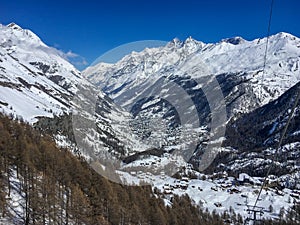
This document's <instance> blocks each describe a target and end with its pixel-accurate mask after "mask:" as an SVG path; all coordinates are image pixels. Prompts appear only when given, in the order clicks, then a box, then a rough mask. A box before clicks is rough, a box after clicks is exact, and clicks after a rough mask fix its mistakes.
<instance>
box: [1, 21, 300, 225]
mask: <svg viewBox="0 0 300 225" xmlns="http://www.w3.org/2000/svg"><path fill="white" fill-rule="evenodd" d="M266 56H267V57H266ZM299 92H300V39H299V38H298V37H295V36H293V35H291V34H288V33H278V34H275V35H273V36H270V37H265V38H259V39H255V40H252V41H248V40H244V39H243V38H242V37H233V38H228V39H224V40H221V41H220V42H218V43H203V42H201V41H197V40H194V39H193V38H191V37H189V38H187V39H186V40H185V41H180V40H178V39H174V40H172V41H170V42H169V43H167V44H166V45H165V46H161V47H156V48H146V49H144V50H143V51H141V52H132V53H130V54H128V55H126V56H124V57H123V58H122V59H121V60H120V61H118V62H116V63H114V64H108V63H103V62H99V63H98V64H96V65H94V66H90V67H88V68H87V69H85V70H84V71H82V72H80V71H78V70H77V69H76V68H75V67H74V66H73V65H72V64H70V63H69V62H68V60H67V59H66V55H65V54H64V53H63V52H61V51H59V50H57V49H55V48H52V47H49V46H47V45H46V44H44V43H43V42H42V41H41V40H40V38H39V37H38V36H37V35H35V34H34V33H33V32H31V31H30V30H27V29H23V28H21V27H20V26H18V25H17V24H14V23H11V24H9V25H0V113H1V118H2V117H5V118H6V117H9V118H10V120H11V121H18V122H17V124H26V125H24V126H28V127H27V128H26V129H27V130H28V129H29V130H30V129H32V130H33V131H32V132H38V133H39V134H40V135H41V137H50V138H51V139H53V141H55V145H56V148H58V151H63V149H67V152H69V153H70V152H71V153H72V154H70V155H72V156H67V157H74V158H75V160H80V161H83V162H84V163H87V164H88V166H86V167H88V168H89V169H90V168H93V170H92V171H93V172H95V171H96V172H98V173H96V174H98V176H100V175H101V177H102V179H103V180H105V182H106V183H107V182H108V181H107V180H106V179H105V178H108V179H110V180H111V181H113V182H117V183H122V185H120V184H114V183H113V182H111V181H109V182H111V183H112V184H110V183H109V185H111V186H112V187H113V188H111V189H114V190H115V189H116V187H117V188H120V189H121V188H123V189H122V191H123V192H122V191H120V193H127V192H128V193H129V192H130V193H132V191H130V190H129V187H128V186H130V185H142V184H143V185H146V187H147V185H148V184H150V185H151V188H150V189H149V190H147V191H148V192H147V191H145V190H144V189H143V191H140V192H141V195H143V196H150V195H151V196H153V199H155V200H153V199H152V198H151V201H154V202H155V201H161V202H162V203H161V202H158V203H157V202H155V204H154V203H153V204H152V203H151V204H152V205H155V206H157V207H159V210H160V211H161V212H160V214H159V216H158V215H156V214H155V215H156V216H153V215H152V214H150V213H149V215H152V217H155V218H164V215H167V216H165V218H164V219H165V222H164V223H163V222H161V220H159V222H158V221H155V220H153V221H152V220H151V219H149V218H152V217H151V216H149V218H148V217H143V216H141V217H137V218H135V217H134V214H135V213H132V215H131V214H130V215H131V216H130V219H129V214H128V215H127V214H126V213H124V211H125V210H126V209H127V208H126V207H129V206H128V205H127V206H126V202H125V200H123V201H124V202H125V203H124V202H122V203H120V202H119V203H118V201H121V200H120V196H119V194H118V193H115V192H114V191H112V190H111V189H110V190H109V191H108V192H107V193H114V194H115V195H112V196H119V197H118V199H117V200H116V199H113V197H112V198H109V197H108V198H106V200H103V199H102V200H103V201H102V200H101V201H100V200H99V201H100V202H101V206H103V208H101V210H102V209H103V210H102V211H101V212H100V214H97V215H101V219H99V218H98V219H99V220H93V221H92V220H89V219H86V220H80V218H77V217H76V216H74V217H72V216H69V214H71V209H72V210H73V208H68V206H69V205H70V207H71V206H73V205H72V204H73V203H72V201H73V200H74V201H75V200H76V199H77V198H75V197H74V199H73V198H71V200H69V198H68V196H69V193H70V192H73V191H74V190H75V191H77V192H78V190H77V189H79V190H80V191H81V192H82V193H83V196H81V197H82V199H84V198H85V197H86V198H87V200H82V201H85V202H86V204H90V207H87V208H86V209H84V210H83V211H85V210H86V212H87V211H88V209H91V208H93V206H95V204H96V203H95V204H94V205H93V201H94V200H91V196H95V195H96V194H95V193H96V192H97V191H94V189H91V190H93V191H94V192H92V191H90V189H89V188H88V186H87V183H84V184H81V185H82V186H81V185H79V183H80V182H79V181H78V183H76V185H75V186H74V187H73V186H72V188H69V186H68V187H67V186H66V188H65V189H64V191H63V192H62V193H60V195H61V196H60V197H61V198H62V199H64V201H63V202H64V203H63V204H59V207H58V211H61V216H60V218H59V221H60V222H54V221H55V220H54V219H53V218H52V217H51V216H49V217H45V218H44V217H42V216H41V217H38V216H36V217H34V216H33V214H32V212H34V211H35V210H34V209H33V208H30V207H28V204H30V201H29V202H28V201H27V200H26V198H27V197H28V196H27V189H28V187H30V186H26V188H25V189H22V188H21V187H23V186H24V180H25V179H26V178H25V177H24V176H22V175H20V174H19V169H17V168H16V166H15V165H14V164H13V163H12V161H13V160H15V159H16V158H18V154H17V153H16V156H15V157H11V158H12V159H11V160H12V161H9V163H8V164H7V165H6V164H4V163H3V165H5V167H3V168H4V169H3V171H2V170H1V171H0V172H1V174H0V175H1V176H0V180H1V179H2V178H3V180H5V182H2V183H3V185H4V188H3V190H5V191H4V195H3V196H4V197H3V199H5V200H3V202H5V204H4V205H5V209H6V210H5V212H6V213H5V214H4V211H3V213H2V215H1V214H0V224H34V223H33V222H32V221H35V220H36V221H39V219H41V221H44V223H39V222H37V223H35V224H183V223H186V221H185V222H182V223H181V222H179V221H180V219H178V218H177V217H176V216H174V215H176V213H174V212H175V211H174V212H173V211H170V210H172V208H173V210H176V209H177V208H178V209H180V204H182V207H184V208H182V209H181V210H182V211H185V210H186V209H187V208H188V207H190V208H191V215H193V213H194V215H196V214H195V212H194V211H192V210H193V209H192V207H196V208H195V210H196V211H197V213H199V211H201V213H207V214H204V216H203V215H202V214H199V216H198V214H197V216H195V218H197V219H198V218H199V221H198V223H199V224H205V223H204V222H203V223H201V221H200V219H203V218H204V217H205V216H206V217H205V218H206V222H207V223H208V224H212V223H210V219H211V218H210V217H209V216H211V214H210V213H212V218H213V216H214V215H217V214H219V215H220V220H219V221H218V222H216V224H222V223H223V222H224V223H227V224H242V221H243V220H244V221H246V220H247V218H249V209H251V207H252V206H253V205H254V204H255V201H256V198H257V196H258V194H259V190H260V187H261V185H262V183H263V181H264V178H265V175H266V174H267V173H269V176H268V177H267V186H266V187H265V188H263V189H262V192H261V194H260V198H259V199H258V203H257V206H259V210H260V212H261V213H262V217H263V218H264V219H266V220H267V219H272V220H273V221H277V220H279V223H280V221H281V220H283V219H286V220H288V219H291V221H295V224H296V223H297V222H300V221H299V208H300V207H299V204H300V182H299V181H300V104H299V103H298V104H297V105H295V103H296V102H297V101H298V100H297V99H298V97H297V96H298V95H299V94H298V93H299ZM294 106H295V110H294V111H293V114H292V115H291V112H292V109H293V108H294ZM290 115H291V116H290ZM288 120H290V125H289V126H288V127H287V130H286V134H285V136H284V138H283V141H282V145H281V146H278V143H279V140H280V138H281V135H282V133H283V132H284V129H285V125H286V123H287V121H288ZM3 124H4V125H3V126H0V129H4V127H6V125H5V123H4V122H3ZM0 125H1V124H0ZM14 126H15V125H14ZM16 126H17V125H16ZM7 127H9V126H7ZM29 127H30V128H29ZM0 131H1V130H0ZM1 135H2V134H1ZM2 137H4V132H3V135H2ZM0 143H1V145H0V151H3V152H5V150H6V149H8V147H5V146H6V145H4V144H3V143H6V142H5V140H3V141H2V142H0ZM26 146H27V145H26ZM20 149H22V147H21V148H20ZM24 149H25V147H24ZM0 153H1V152H0ZM41 154H42V153H41ZM3 155H5V154H4V153H3ZM50 155H51V154H50ZM3 157H4V156H3ZM26 157H27V156H26ZM26 157H25V158H26ZM28 157H29V158H30V157H32V160H33V161H34V160H37V159H35V156H34V155H32V154H31V155H30V156H28ZM64 157H65V156H64ZM26 159H27V158H26ZM67 159H68V160H69V158H67ZM1 160H2V159H1ZM2 162H6V161H5V160H4V159H3V161H1V163H2ZM49 162H50V161H49ZM83 162H82V163H83ZM52 163H54V164H55V162H52ZM62 165H63V164H62ZM76 165H77V164H76ZM83 167H84V166H83ZM80 168H81V167H80ZM0 169H2V167H1V168H0ZM8 171H9V172H8ZM89 173H92V172H89ZM74 174H75V173H74ZM74 174H73V175H74ZM99 174H100V175H99ZM73 175H72V176H73ZM42 176H44V173H43V172H39V173H37V174H36V179H37V180H42V178H40V177H42ZM72 176H71V175H70V177H72ZM93 176H95V175H93ZM87 177H88V176H87ZM103 177H104V178H103ZM85 178H86V177H85ZM76 179H78V178H76V174H75V175H74V177H73V178H70V181H69V182H70V183H72V182H74V180H76ZM55 182H57V185H56V187H59V188H60V187H62V184H63V182H64V181H60V180H59V181H54V183H55ZM87 182H92V181H87ZM105 182H104V181H103V182H102V183H101V182H100V183H101V184H102V185H104V183H105ZM2 183H1V182H0V185H2ZM8 183H12V185H11V186H10V185H8ZM106 183H105V184H106ZM68 184H69V183H68ZM124 184H126V185H124ZM29 185H31V183H30V184H29ZM85 185H86V186H85ZM106 185H108V184H106ZM109 185H108V186H109ZM113 185H115V186H113ZM127 185H128V186H127ZM32 187H35V186H34V185H33V186H32ZM127 188H128V190H127ZM1 189H2V186H1ZM29 189H30V188H29ZM29 189H28V190H29ZM60 190H61V189H60ZM95 190H96V189H95ZM118 190H119V189H118ZM126 191H127V192H126ZM77 192H76V193H77ZM81 192H80V193H81ZM137 192H138V191H137ZM105 193H106V192H105ZM128 193H127V194H128ZM134 193H135V192H134ZM149 193H150V194H149ZM127 194H124V195H126V196H127ZM135 194H136V193H135ZM128 195H129V194H128ZM132 195H133V194H132ZM1 196H2V195H0V203H1V201H2V200H1ZM37 196H38V195H37ZM74 196H77V195H74ZM108 196H110V195H109V194H108ZM122 196H123V195H122ZM178 196H181V198H183V199H184V200H182V199H181V200H178V199H179V197H178ZM187 196H188V197H187ZM35 197H36V196H35ZM116 198H117V197H116ZM140 198H141V197H138V198H137V199H139V200H141V199H140ZM128 199H130V200H131V201H134V199H132V197H127V201H129V200H128ZM186 199H188V200H186ZM31 200H32V201H34V198H32V199H31ZM109 201H112V202H116V205H118V206H116V207H118V210H117V209H116V208H109V207H108V206H107V205H108V204H109V203H108V202H109ZM147 201H150V200H149V199H147ZM185 201H187V202H189V203H186V202H185ZM140 202H143V201H140ZM183 202H184V204H183ZM74 204H75V203H74ZM97 204H98V203H97ZM97 204H96V205H97ZM99 204H100V203H99ZM105 204H106V205H105ZM149 204H150V203H149ZM160 204H161V205H160ZM185 204H187V205H188V207H187V205H185ZM189 204H190V205H189ZM106 206H107V207H106ZM3 207H4V206H3ZM55 207H56V206H55ZM55 207H54V208H55ZM138 207H140V206H134V207H131V208H134V209H135V210H137V211H139V212H140V213H141V214H142V209H140V208H138ZM164 207H165V208H164ZM129 208H130V207H129ZM0 209H1V204H0ZM49 209H52V208H51V207H50V206H49ZM69 209H70V210H69ZM206 209H207V212H204V211H205V210H206ZM122 210H123V211H122ZM164 210H165V211H164ZM168 210H169V211H168ZM296 210H298V211H296ZM0 212H1V211H0ZM30 212H31V213H30ZM74 212H75V211H74ZM88 212H89V213H92V212H94V211H88ZM109 212H111V213H112V214H109ZM115 212H117V215H114V214H113V213H115ZM153 212H155V213H157V211H156V208H154V211H153ZM297 212H298V217H297ZM167 213H169V214H170V215H169V214H167ZM189 213H190V211H189ZM293 213H294V214H293ZM125 214H126V215H125ZM233 214H234V215H239V216H236V217H235V216H232V215H233ZM49 215H50V214H49ZM109 215H110V216H109ZM112 215H114V216H112ZM145 215H146V214H145ZM147 215H148V214H147ZM171 215H172V216H173V217H174V218H175V217H176V218H177V219H176V221H177V223H176V222H173V223H171V222H167V221H171V219H170V218H173V217H172V216H171ZM191 215H190V214H186V215H182V218H184V216H187V218H188V216H191ZM224 215H225V216H224ZM226 215H227V216H226ZM228 215H230V216H228ZM295 215H296V216H295ZM68 216H69V217H68ZM102 216H103V217H102ZM201 216H202V217H201ZM293 216H294V217H293ZM178 217H179V215H178ZM82 218H83V216H82ZM116 218H117V219H116ZM233 218H234V219H233ZM24 221H30V222H28V223H25V222H24ZM51 221H52V222H51ZM57 221H58V220H57ZM66 221H67V222H66ZM78 221H80V222H78ZM174 221H175V219H174ZM191 224H196V222H191Z"/></svg>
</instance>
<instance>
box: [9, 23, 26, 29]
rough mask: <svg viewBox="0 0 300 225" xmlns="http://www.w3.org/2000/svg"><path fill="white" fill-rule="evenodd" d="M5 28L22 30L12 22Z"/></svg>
mask: <svg viewBox="0 0 300 225" xmlns="http://www.w3.org/2000/svg"><path fill="white" fill-rule="evenodd" d="M7 27H9V28H12V29H14V30H23V29H22V27H20V26H19V25H18V24H16V23H14V22H12V23H10V24H8V25H7Z"/></svg>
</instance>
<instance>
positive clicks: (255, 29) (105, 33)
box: [0, 0, 300, 69]
mask: <svg viewBox="0 0 300 225" xmlns="http://www.w3.org/2000/svg"><path fill="white" fill-rule="evenodd" d="M270 4H271V0H244V1H242V0H239V1H236V0H227V1H219V0H210V1H201V0H198V1H197V0H195V1H189V0H181V1H176V0H174V1H167V0H165V1H164V0H160V1H157V0H152V1H143V0H139V1H138V0H123V1H116V0H107V1H97V0H95V1H89V0H85V1H82V0H81V1H77V0H73V1H69V0H66V1H64V0H61V1H57V0H52V1H49V0H44V1H42V0H39V1H34V0H27V1H24V0H13V1H8V0H7V1H3V0H0V23H2V24H8V23H10V22H16V23H17V24H19V25H20V26H21V27H23V28H28V29H31V30H32V31H33V32H35V33H36V34H37V35H38V36H40V37H41V39H42V40H43V41H44V42H45V43H46V44H48V45H50V46H53V47H56V48H58V49H60V50H62V51H64V52H68V51H72V52H74V53H76V54H78V55H80V56H81V57H79V59H78V61H77V64H78V65H76V66H77V67H78V68H80V69H82V68H84V66H85V65H80V64H81V61H83V59H85V60H86V61H87V63H88V64H90V63H92V62H93V61H94V60H95V59H96V58H98V57H99V56H100V55H102V54H103V53H105V52H107V51H109V50H111V49H113V48H115V47H117V46H119V45H122V44H126V43H129V42H134V41H141V40H162V41H170V40H172V39H173V38H175V37H177V38H179V39H182V40H184V39H186V38H187V37H189V36H192V37H193V38H195V39H197V40H201V41H204V42H217V41H219V40H221V39H223V38H227V37H233V36H242V37H244V38H245V39H248V40H251V39H255V38H258V37H264V36H266V35H267V26H268V18H269V11H270ZM299 9H300V1H299V0H288V1H287V0H274V7H273V18H272V24H271V34H274V33H277V32H280V31H285V32H289V33H292V34H294V35H296V36H298V37H300V26H299V21H300V13H299Z"/></svg>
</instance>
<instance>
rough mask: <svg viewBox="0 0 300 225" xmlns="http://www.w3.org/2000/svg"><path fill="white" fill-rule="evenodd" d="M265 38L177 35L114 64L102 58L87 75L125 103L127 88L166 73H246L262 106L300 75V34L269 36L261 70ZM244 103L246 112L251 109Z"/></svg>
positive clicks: (105, 90) (194, 76)
mask: <svg viewBox="0 0 300 225" xmlns="http://www.w3.org/2000/svg"><path fill="white" fill-rule="evenodd" d="M266 41H267V38H262V39H255V40H253V41H246V40H244V39H242V38H240V37H236V38H229V39H224V40H222V41H220V42H218V43H209V44H205V43H203V42H199V41H196V40H194V39H192V38H191V37H190V38H188V39H186V40H185V41H184V42H181V41H179V40H178V39H174V40H173V41H171V42H169V43H168V44H167V45H166V46H163V47H159V48H152V49H145V50H144V51H142V52H133V53H131V54H129V55H127V56H125V57H124V58H123V59H122V60H120V61H119V62H117V63H116V64H105V63H99V64H97V65H95V66H93V67H90V68H87V69H86V70H85V71H83V74H84V75H85V76H86V77H87V78H88V79H89V80H90V81H91V82H92V83H95V84H97V85H99V87H100V88H101V89H102V90H103V91H104V92H106V93H107V94H109V95H110V96H111V97H112V98H113V99H114V100H115V101H116V102H118V103H120V104H121V105H126V103H127V102H126V101H128V99H124V97H123V98H122V96H124V95H128V92H129V89H130V90H132V89H135V88H136V87H137V86H141V83H147V85H153V84H154V83H155V81H156V80H157V79H159V78H160V77H161V76H162V75H164V76H171V75H179V76H183V75H189V76H191V78H193V79H197V78H199V77H202V76H205V75H210V76H211V75H214V76H217V75H220V74H236V76H237V77H241V76H242V77H246V78H247V84H248V86H249V88H250V89H252V92H253V94H254V95H255V97H256V98H257V100H256V101H258V100H259V101H258V102H259V104H258V105H262V104H265V103H267V102H269V101H270V100H272V99H275V98H277V97H278V96H280V95H281V94H282V93H283V92H284V91H286V90H287V89H288V88H289V87H291V86H292V85H294V84H295V83H296V82H297V81H299V80H300V74H299V66H300V62H299V61H300V39H299V38H297V37H295V36H293V35H291V34H288V33H283V32H282V33H278V34H276V35H273V36H270V37H269V45H268V51H267V61H266V68H265V73H264V74H263V72H262V69H263V67H264V57H265V50H266ZM199 64H200V65H199ZM261 84H262V85H263V86H264V88H263V89H262V95H260V86H261ZM249 104H250V103H249ZM242 107H243V105H242V106H240V110H242V111H243V112H245V111H249V110H253V107H246V108H244V109H242ZM236 108H237V109H236V110H238V107H236Z"/></svg>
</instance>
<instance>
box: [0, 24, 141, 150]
mask: <svg viewBox="0 0 300 225" xmlns="http://www.w3.org/2000/svg"><path fill="white" fill-rule="evenodd" d="M88 108H90V109H91V110H88ZM93 110H94V111H93ZM0 112H2V113H4V114H7V115H9V114H10V115H12V116H13V117H17V118H22V119H23V120H25V121H27V122H30V123H31V124H34V126H36V127H38V128H40V129H43V130H48V131H49V132H51V133H52V134H55V135H56V139H57V142H58V143H59V144H61V145H72V144H73V142H75V141H77V142H81V143H80V144H81V145H82V146H83V145H85V146H86V145H87V146H93V147H92V149H93V150H95V149H96V148H99V146H101V148H102V149H103V151H114V152H115V154H117V155H118V154H125V153H126V152H127V151H131V150H132V149H136V148H137V149H139V148H140V146H139V145H138V142H136V141H135V139H134V137H133V136H131V135H130V133H128V132H127V130H128V125H129V119H130V118H131V116H130V115H129V114H128V113H126V112H125V111H124V110H122V109H121V108H120V107H118V106H116V105H115V104H114V103H113V102H112V100H111V99H110V98H109V97H108V96H106V95H105V94H103V93H102V92H99V91H97V90H95V89H94V87H93V85H92V84H90V83H89V82H88V81H87V80H86V79H84V78H83V76H82V75H81V73H80V72H79V71H78V70H77V69H76V68H75V67H74V66H73V65H71V64H70V63H69V62H68V61H67V60H66V59H65V57H64V53H62V52H61V51H59V50H57V49H54V48H51V47H48V46H47V45H46V44H44V43H43V42H42V41H41V40H40V38H39V37H37V36H36V35H35V34H34V33H33V32H31V31H30V30H27V29H22V28H21V27H20V26H18V25H16V24H14V23H11V24H9V25H7V26H4V25H0ZM72 112H73V113H72ZM74 112H75V114H76V113H77V114H78V113H79V114H80V113H81V114H80V116H81V117H84V118H92V121H94V122H95V124H96V125H95V126H94V127H93V129H94V130H97V131H98V132H95V135H96V134H97V135H98V138H97V137H96V136H93V137H91V136H84V138H85V140H80V138H81V136H80V135H81V134H82V135H83V133H84V132H85V131H86V130H85V131H84V130H80V129H81V128H82V127H80V126H79V125H78V126H79V127H75V128H74V127H72V125H74V121H75V122H76V121H77V122H82V121H80V120H79V119H77V120H76V119H75V117H74ZM73 128H74V131H75V136H74V134H73ZM77 128H78V129H77ZM76 129H77V133H76ZM84 134H85V133H84ZM76 135H77V136H76ZM76 137H77V138H76ZM75 139H76V140H75ZM82 139H83V138H82ZM88 139H90V140H88ZM77 144H79V143H77ZM88 155H89V153H88Z"/></svg>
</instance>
